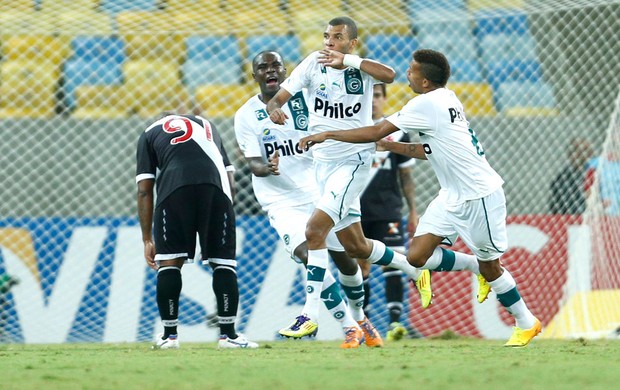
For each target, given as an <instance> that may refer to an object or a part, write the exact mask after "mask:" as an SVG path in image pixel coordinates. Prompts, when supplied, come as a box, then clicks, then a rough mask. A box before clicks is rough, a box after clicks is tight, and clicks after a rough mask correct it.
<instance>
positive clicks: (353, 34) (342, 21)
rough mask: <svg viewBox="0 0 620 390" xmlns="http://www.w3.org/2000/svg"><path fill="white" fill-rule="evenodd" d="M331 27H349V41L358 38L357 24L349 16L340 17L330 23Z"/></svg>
mask: <svg viewBox="0 0 620 390" xmlns="http://www.w3.org/2000/svg"><path fill="white" fill-rule="evenodd" d="M329 25H330V26H342V25H345V26H347V32H348V33H349V39H355V38H357V24H356V23H355V21H354V20H353V19H351V18H350V17H348V16H339V17H337V18H333V19H332V20H330V21H329Z"/></svg>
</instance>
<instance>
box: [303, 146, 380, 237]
mask: <svg viewBox="0 0 620 390" xmlns="http://www.w3.org/2000/svg"><path fill="white" fill-rule="evenodd" d="M371 162H372V153H370V152H368V151H366V152H361V153H356V154H355V155H353V156H348V157H345V158H344V159H343V160H342V161H338V162H329V163H328V162H321V161H316V162H315V175H316V181H317V183H318V184H319V192H320V194H321V197H320V199H319V201H318V203H317V206H316V207H317V208H318V209H321V210H322V211H324V212H325V213H327V215H329V217H330V218H331V219H332V220H333V221H334V230H335V231H336V232H338V231H340V230H342V229H345V228H347V227H348V226H350V225H351V224H353V223H355V222H359V221H360V220H361V215H362V213H361V207H360V194H361V193H362V191H363V190H364V188H365V187H366V185H367V184H368V180H369V176H370V166H371Z"/></svg>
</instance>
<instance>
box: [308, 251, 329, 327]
mask: <svg viewBox="0 0 620 390" xmlns="http://www.w3.org/2000/svg"><path fill="white" fill-rule="evenodd" d="M327 263H328V254H327V248H323V249H315V250H308V264H307V266H306V303H305V304H304V308H303V310H302V314H304V315H306V316H307V317H309V318H310V319H311V320H313V321H314V322H318V320H319V305H320V303H321V292H322V291H323V279H324V278H325V270H326V269H327Z"/></svg>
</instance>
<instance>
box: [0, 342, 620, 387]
mask: <svg viewBox="0 0 620 390" xmlns="http://www.w3.org/2000/svg"><path fill="white" fill-rule="evenodd" d="M338 345H339V343H337V342H318V341H293V340H291V341H278V342H269V343H262V348H260V349H258V350H217V349H216V345H215V344H214V343H210V344H192V343H184V344H182V348H181V349H180V350H163V351H161V350H151V349H150V345H148V344H61V345H15V344H12V345H0V369H1V372H2V382H1V383H0V388H2V389H46V390H47V389H295V390H298V389H356V390H360V389H420V390H430V389H480V390H483V389H497V390H500V389H501V390H506V389H518V390H525V389H612V388H618V384H619V383H620V342H619V341H584V340H574V341H549V340H535V341H534V342H533V343H532V344H531V345H530V346H529V347H527V348H522V349H509V348H503V347H502V342H501V341H499V340H492V341H489V340H473V339H462V338H450V337H445V338H444V339H431V340H406V341H402V342H396V343H391V344H388V345H387V346H386V347H385V348H382V349H370V348H367V347H362V348H360V349H357V350H341V349H339V348H338Z"/></svg>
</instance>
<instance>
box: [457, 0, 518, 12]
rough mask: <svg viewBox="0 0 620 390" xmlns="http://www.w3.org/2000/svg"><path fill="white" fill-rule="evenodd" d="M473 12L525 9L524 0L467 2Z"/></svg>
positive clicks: (476, 0)
mask: <svg viewBox="0 0 620 390" xmlns="http://www.w3.org/2000/svg"><path fill="white" fill-rule="evenodd" d="M467 9H468V10H469V11H471V12H476V11H480V10H494V9H523V0H467Z"/></svg>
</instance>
